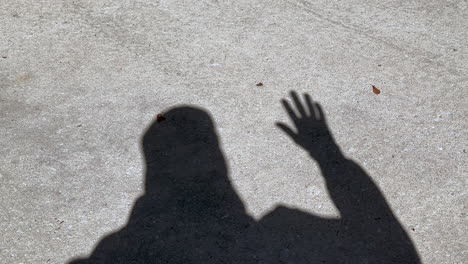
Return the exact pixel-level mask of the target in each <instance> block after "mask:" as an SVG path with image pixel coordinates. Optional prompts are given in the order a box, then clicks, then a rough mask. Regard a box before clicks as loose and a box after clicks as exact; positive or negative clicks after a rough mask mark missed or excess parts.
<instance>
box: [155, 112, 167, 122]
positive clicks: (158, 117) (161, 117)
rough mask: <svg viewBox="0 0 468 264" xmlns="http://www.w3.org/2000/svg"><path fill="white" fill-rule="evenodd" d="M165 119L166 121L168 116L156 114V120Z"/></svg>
mask: <svg viewBox="0 0 468 264" xmlns="http://www.w3.org/2000/svg"><path fill="white" fill-rule="evenodd" d="M163 121H166V117H165V116H163V115H162V114H158V115H157V116H156V122H158V123H160V122H163Z"/></svg>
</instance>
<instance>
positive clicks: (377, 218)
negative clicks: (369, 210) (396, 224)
mask: <svg viewBox="0 0 468 264" xmlns="http://www.w3.org/2000/svg"><path fill="white" fill-rule="evenodd" d="M374 219H375V220H380V219H382V217H375V218H374Z"/></svg>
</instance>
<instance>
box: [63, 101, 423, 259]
mask: <svg viewBox="0 0 468 264" xmlns="http://www.w3.org/2000/svg"><path fill="white" fill-rule="evenodd" d="M291 95H292V100H293V102H294V105H295V108H296V111H297V112H295V110H294V109H293V107H292V106H291V104H290V103H288V101H286V100H283V105H284V107H285V109H286V111H287V112H288V114H289V115H290V117H291V119H292V121H293V123H294V126H295V131H294V130H293V129H292V128H290V127H289V126H287V125H285V124H284V123H278V124H277V125H278V126H279V128H281V129H282V130H283V131H284V132H285V133H286V134H287V135H289V136H290V137H291V138H292V139H293V140H294V142H295V143H296V144H298V145H299V146H301V147H302V148H303V149H305V150H306V151H307V152H308V153H309V154H310V156H311V158H312V159H314V160H315V161H316V162H317V163H318V165H319V167H320V169H321V172H322V174H323V177H324V178H325V181H326V185H327V188H328V191H329V193H330V196H331V198H332V200H333V202H334V203H335V205H336V207H337V208H338V210H339V212H340V218H338V219H334V218H324V217H320V216H317V215H314V214H310V213H306V212H303V211H300V210H296V209H290V208H287V207H284V206H279V207H277V208H276V209H274V210H273V211H271V212H270V213H268V214H267V215H265V216H264V217H263V218H261V219H259V220H258V221H255V220H254V219H253V218H252V217H250V216H249V215H247V213H246V210H245V208H244V205H243V204H242V202H241V200H240V198H239V197H238V195H237V194H236V192H235V191H234V189H233V187H232V185H231V182H230V180H229V178H228V170H227V167H226V162H225V160H224V157H223V154H222V152H221V150H220V147H219V143H218V138H217V135H216V132H215V128H214V124H213V122H212V120H211V118H210V116H209V115H208V114H207V112H205V111H204V110H201V109H198V108H195V107H177V108H173V109H172V110H170V111H168V112H167V113H166V114H165V117H166V120H164V121H162V120H161V121H160V122H154V123H153V124H152V125H151V126H150V127H149V128H148V130H147V131H146V133H145V135H144V137H143V140H142V144H143V152H144V155H145V160H146V182H145V193H144V195H143V196H141V197H140V198H139V199H138V200H137V202H136V203H135V205H134V207H133V210H132V213H131V215H130V218H129V221H128V223H127V225H126V226H124V227H123V228H122V229H121V230H119V231H117V232H115V233H113V234H111V235H109V236H107V237H105V238H104V239H102V240H101V242H100V243H99V244H98V245H97V246H96V248H95V250H94V252H93V253H92V254H91V256H90V257H89V258H86V259H79V260H75V261H72V262H71V263H72V264H78V263H80V264H81V263H93V264H94V263H99V264H100V263H117V264H118V263H130V264H133V263H135V264H136V263H208V264H209V263H297V264H306V263H420V261H419V256H418V254H417V252H416V250H415V247H414V246H413V244H412V242H411V240H410V238H409V236H408V235H407V234H406V232H405V231H404V229H403V228H402V226H401V224H400V223H399V221H398V220H397V218H396V217H395V216H394V215H393V213H392V211H391V209H390V207H389V205H388V204H387V202H386V200H385V198H384V196H383V195H382V193H381V192H380V190H379V189H378V187H377V186H376V185H375V184H374V183H373V181H372V180H371V178H370V177H369V176H368V175H367V174H366V173H365V172H364V170H363V169H362V168H360V167H359V166H358V165H357V164H355V163H354V162H353V161H351V160H349V159H347V158H346V157H344V155H343V154H342V153H341V151H340V149H339V147H338V146H337V144H336V143H335V140H334V139H333V137H332V134H331V132H330V130H329V128H328V126H327V124H326V120H325V115H324V113H323V111H322V109H321V107H320V105H319V104H317V103H313V102H312V100H311V99H310V97H309V96H308V95H305V104H303V103H301V101H300V99H299V97H298V95H297V94H296V93H294V92H293V93H291ZM272 176H274V175H272Z"/></svg>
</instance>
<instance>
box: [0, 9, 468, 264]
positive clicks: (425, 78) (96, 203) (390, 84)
mask: <svg viewBox="0 0 468 264" xmlns="http://www.w3.org/2000/svg"><path fill="white" fill-rule="evenodd" d="M467 28H468V3H467V1H466V0H453V1H440V0H426V1H401V0H398V1H397V0H385V1H377V0H370V1H367V0H350V1H338V0H334V1H325V0H319V1H310V0H308V1H303V0H285V1H271V0H266V1H248V0H242V1H218V0H204V1H190V2H187V1H178V0H160V1H148V0H138V1H110V0H99V1H95V0H75V1H49V0H44V1H30V0H18V1H16V0H15V1H13V0H3V1H2V3H1V8H0V32H1V37H0V55H1V57H0V135H1V137H0V197H1V200H0V208H1V210H0V232H1V234H2V235H1V236H0V262H1V263H65V262H67V261H70V260H71V259H73V258H75V257H78V256H86V255H88V254H90V253H91V252H92V250H93V248H94V246H95V245H96V244H97V243H98V242H99V241H100V239H101V238H102V237H103V236H105V235H106V234H108V233H109V232H112V231H115V230H117V229H118V228H119V227H121V226H123V225H124V224H125V223H126V221H127V218H128V216H129V212H130V210H131V209H132V206H133V203H134V202H135V200H136V199H137V198H138V197H139V195H141V193H142V190H143V177H144V162H143V159H142V154H141V147H140V143H141V142H140V140H141V136H142V134H143V133H144V131H145V129H146V128H147V127H148V126H149V125H150V124H151V122H152V121H153V120H154V118H155V116H156V114H157V113H160V112H163V111H164V110H165V109H168V108H170V107H173V106H176V105H180V104H192V105H196V106H199V107H203V108H204V109H207V110H208V111H209V112H210V113H211V115H212V117H213V119H214V120H215V122H216V126H217V132H218V134H219V137H220V140H221V143H222V144H221V145H222V149H223V151H224V154H225V156H226V159H227V161H228V165H229V175H230V178H231V180H232V182H233V184H234V187H235V189H236V191H237V192H238V194H239V196H240V197H241V199H242V201H243V202H244V204H245V205H246V207H247V210H248V212H249V213H250V214H251V215H252V216H254V217H255V218H257V219H258V218H261V217H262V216H263V215H265V214H266V213H268V212H269V211H270V210H272V209H273V208H275V207H276V206H278V205H279V204H282V205H284V206H287V207H293V208H299V209H301V210H303V211H307V212H310V213H314V214H316V215H322V216H327V217H338V212H337V209H336V207H335V206H334V204H333V202H332V201H331V200H330V198H329V195H328V193H327V191H326V188H325V186H324V182H323V179H322V178H321V176H320V171H319V169H318V168H317V166H316V164H315V163H314V162H313V161H312V160H311V159H310V158H309V157H308V155H307V154H306V153H305V152H304V151H302V150H301V149H300V148H299V147H298V146H297V145H295V144H294V143H293V142H292V141H291V140H290V138H288V137H287V136H286V135H285V134H284V133H283V132H282V131H281V130H280V129H278V128H277V127H275V122H277V121H283V120H288V119H287V118H288V117H287V114H286V112H285V111H284V109H283V108H282V106H281V104H280V100H281V99H282V98H285V97H287V96H288V91H290V90H296V91H298V92H300V93H303V92H308V93H310V94H311V96H312V97H313V99H314V100H317V101H319V102H320V103H321V104H322V106H323V108H324V110H325V112H326V114H327V117H328V122H329V125H330V127H331V130H332V132H333V134H334V136H335V138H336V140H337V142H338V144H339V145H340V147H341V148H342V150H343V152H344V153H345V155H346V156H347V157H349V158H351V159H353V160H354V161H356V163H357V164H359V165H361V166H362V167H363V168H364V169H365V170H366V171H367V173H368V174H369V175H370V176H371V177H372V179H373V180H374V181H375V182H376V183H377V184H378V186H379V187H380V189H381V191H382V192H383V194H384V195H385V197H386V199H387V201H388V203H389V204H390V206H391V208H392V209H393V212H394V213H395V215H396V216H397V217H398V219H399V220H400V221H401V223H402V224H403V227H404V228H405V230H406V231H407V233H408V234H409V236H410V237H411V239H412V240H413V243H414V244H415V246H416V248H417V250H418V253H419V255H420V257H421V259H422V261H423V263H441V264H442V263H467V262H468V236H467V235H466V234H467V233H468V221H467V219H468V218H467V206H468V202H467V197H468V188H467V187H468V182H467V176H468V175H467V165H466V163H467V162H466V157H467V154H466V152H467V151H468V146H467V142H468V136H467V132H466V131H467V121H466V116H468V112H467V110H468V102H467V98H468V78H467V73H468V35H467V32H468V31H467ZM259 82H262V83H263V86H256V84H257V83H259ZM371 85H375V86H376V87H377V88H379V89H380V91H381V93H380V94H379V95H376V94H374V93H373V92H372V88H371Z"/></svg>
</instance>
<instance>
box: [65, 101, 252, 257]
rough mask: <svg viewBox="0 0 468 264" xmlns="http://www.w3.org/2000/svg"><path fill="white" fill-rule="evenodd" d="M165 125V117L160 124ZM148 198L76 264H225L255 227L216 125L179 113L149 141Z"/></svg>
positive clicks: (191, 110)
mask: <svg viewBox="0 0 468 264" xmlns="http://www.w3.org/2000/svg"><path fill="white" fill-rule="evenodd" d="M161 119H162V118H161ZM142 145H143V152H144V156H145V160H146V182H145V193H144V195H143V196H141V197H140V198H139V199H138V200H137V202H136V203H135V205H134V207H133V210H132V213H131V215H130V218H129V221H128V223H127V225H126V226H125V227H123V228H122V229H121V230H119V231H117V232H115V233H113V234H111V235H109V236H107V237H105V238H104V239H102V241H101V242H100V243H99V244H98V245H97V246H96V248H95V250H94V252H93V253H92V254H91V256H90V257H89V258H87V259H80V260H75V261H73V262H71V263H73V264H76V263H226V262H227V261H228V260H229V259H232V256H230V254H231V253H230V252H231V251H232V248H234V247H235V245H237V244H239V243H238V241H237V240H238V239H240V237H242V235H239V234H241V233H242V232H243V231H244V230H246V228H248V227H249V225H250V224H251V223H252V222H253V219H252V218H251V217H249V216H248V215H247V214H246V212H245V208H244V205H243V204H242V202H241V200H240V199H239V197H238V195H237V194H236V192H235V190H234V189H233V187H232V185H231V183H230V180H229V178H228V175H227V174H228V170H227V166H226V162H225V159H224V157H223V154H222V152H221V149H220V147H219V142H218V138H217V135H216V132H215V128H214V125H213V121H212V120H211V118H210V116H209V115H208V113H207V112H205V111H204V110H201V109H198V108H195V107H188V106H186V107H177V108H173V109H172V110H170V111H168V112H167V113H166V114H165V120H160V121H159V122H158V121H155V122H154V123H153V124H152V125H151V126H150V127H149V128H148V130H147V131H146V133H145V134H144V136H143V140H142Z"/></svg>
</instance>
